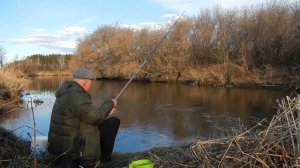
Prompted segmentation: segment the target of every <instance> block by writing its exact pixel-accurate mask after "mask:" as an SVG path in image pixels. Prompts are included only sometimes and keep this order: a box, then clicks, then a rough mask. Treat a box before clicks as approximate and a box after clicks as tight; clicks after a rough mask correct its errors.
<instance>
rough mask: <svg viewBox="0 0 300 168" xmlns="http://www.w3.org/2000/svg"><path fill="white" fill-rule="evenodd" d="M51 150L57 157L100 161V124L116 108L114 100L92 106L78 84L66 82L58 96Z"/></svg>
mask: <svg viewBox="0 0 300 168" xmlns="http://www.w3.org/2000/svg"><path fill="white" fill-rule="evenodd" d="M55 96H56V101H55V103H54V105H53V109H52V115H51V121H50V129H49V133H48V151H49V153H50V154H52V155H54V156H56V157H58V156H60V157H63V158H69V159H78V158H79V157H80V155H82V156H83V158H84V159H99V158H100V132H99V129H98V125H99V124H100V123H101V122H102V121H103V120H104V119H105V117H107V116H108V114H109V112H110V111H111V110H112V108H113V106H114V105H113V102H112V101H111V100H107V101H105V102H104V103H103V104H102V105H101V107H100V108H96V107H95V106H93V105H92V101H91V96H90V95H89V94H88V93H87V92H86V91H85V90H84V89H83V88H82V87H81V86H80V85H79V84H78V83H76V82H74V81H65V82H64V83H63V84H62V85H61V86H60V87H59V89H58V90H57V91H56V93H55Z"/></svg>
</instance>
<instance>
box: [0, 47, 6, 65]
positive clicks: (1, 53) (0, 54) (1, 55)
mask: <svg viewBox="0 0 300 168" xmlns="http://www.w3.org/2000/svg"><path fill="white" fill-rule="evenodd" d="M5 54H6V52H5V50H4V48H3V47H1V46H0V68H2V67H3V65H4V62H5Z"/></svg>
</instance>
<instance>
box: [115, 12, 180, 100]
mask: <svg viewBox="0 0 300 168" xmlns="http://www.w3.org/2000/svg"><path fill="white" fill-rule="evenodd" d="M184 13H185V11H184V12H183V13H182V14H181V15H180V16H179V17H178V18H177V19H176V21H175V22H174V23H173V25H172V26H171V27H170V28H169V30H168V31H167V33H166V34H165V35H164V36H163V37H162V38H161V39H160V41H159V42H158V43H157V45H156V46H155V47H154V49H153V50H152V51H151V52H150V53H149V54H148V56H147V57H146V59H145V61H144V62H143V63H142V64H141V65H140V66H139V67H138V69H137V70H136V71H135V73H134V74H133V75H132V77H131V78H130V79H129V81H128V82H127V83H126V85H125V86H124V87H123V89H122V90H121V91H120V92H119V94H118V95H117V96H116V98H115V99H116V100H117V99H118V98H119V97H120V96H121V95H122V93H123V92H124V91H125V89H126V88H127V86H128V85H129V84H130V83H131V81H132V80H133V78H134V77H135V75H136V74H138V73H139V72H140V70H141V69H142V68H143V67H144V65H145V64H146V63H147V62H148V60H149V59H150V58H151V57H153V54H154V53H155V51H156V49H157V48H158V47H159V46H160V44H161V43H162V42H163V41H164V40H165V38H166V37H167V36H168V34H169V33H170V32H171V30H172V29H173V27H174V26H175V25H176V24H177V22H178V21H179V19H180V18H181V17H182V16H183V14H184Z"/></svg>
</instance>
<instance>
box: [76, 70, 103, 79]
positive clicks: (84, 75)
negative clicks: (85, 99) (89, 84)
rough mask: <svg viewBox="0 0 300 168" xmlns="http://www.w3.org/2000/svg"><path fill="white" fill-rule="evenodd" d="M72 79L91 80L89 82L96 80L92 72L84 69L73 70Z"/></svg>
mask: <svg viewBox="0 0 300 168" xmlns="http://www.w3.org/2000/svg"><path fill="white" fill-rule="evenodd" d="M73 77H74V78H77V79H91V80H95V79H96V78H97V77H96V75H95V74H94V73H93V72H92V71H90V70H87V69H85V68H77V69H75V71H74V72H73Z"/></svg>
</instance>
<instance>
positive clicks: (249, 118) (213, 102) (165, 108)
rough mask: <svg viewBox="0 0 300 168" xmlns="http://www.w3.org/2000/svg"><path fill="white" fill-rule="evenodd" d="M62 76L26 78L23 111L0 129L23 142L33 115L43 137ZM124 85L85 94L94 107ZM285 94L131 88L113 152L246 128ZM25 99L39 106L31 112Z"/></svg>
mask: <svg viewBox="0 0 300 168" xmlns="http://www.w3.org/2000/svg"><path fill="white" fill-rule="evenodd" d="M64 80H69V78H68V77H47V78H34V79H32V83H31V86H30V88H29V89H28V90H25V91H24V92H23V94H24V97H23V100H24V106H25V107H24V108H23V109H21V110H20V111H16V112H13V113H10V114H9V115H6V116H3V117H2V118H1V123H0V124H1V126H3V127H5V128H7V129H9V130H13V131H14V133H16V134H17V135H19V136H21V137H23V138H28V139H29V138H30V136H32V134H33V133H32V128H33V119H32V110H33V112H34V114H35V120H36V127H37V130H38V131H39V132H38V133H37V134H40V135H46V136H47V134H48V129H49V122H50V116H51V109H52V106H53V103H54V101H55V96H54V93H55V90H56V89H57V88H58V86H59V85H60V84H61V83H62V82H63V81H64ZM125 84H126V81H123V82H122V81H108V80H104V81H96V82H95V83H94V84H93V87H92V89H91V91H90V93H91V95H92V98H93V103H94V104H95V106H99V105H100V104H101V102H103V100H105V99H111V98H113V97H115V96H116V95H117V94H118V93H119V91H120V90H121V89H122V88H123V87H124V85H125ZM286 95H287V92H286V91H282V90H270V89H238V88H211V87H191V86H187V85H176V84H166V83H143V82H133V83H131V84H130V85H129V86H128V88H127V89H126V90H125V92H124V93H123V94H122V95H121V96H120V98H119V100H118V111H119V114H118V117H119V118H120V119H121V128H120V130H119V132H118V135H117V139H116V144H115V148H114V151H115V152H120V153H126V152H140V151H145V150H148V149H150V148H153V147H161V146H175V145H184V144H189V143H192V142H196V141H197V140H199V138H209V137H217V136H220V135H222V134H226V133H228V132H230V130H231V129H232V128H233V127H234V126H236V124H237V122H238V121H239V122H240V123H241V124H243V125H244V126H245V127H248V128H249V127H251V126H253V125H255V124H256V123H257V122H258V121H261V120H262V119H264V118H268V119H270V118H271V117H272V116H273V115H274V114H276V108H275V107H276V105H277V104H276V99H280V98H282V97H284V96H286ZM30 100H42V101H43V102H44V103H42V104H40V105H37V106H34V107H32V108H31V103H30Z"/></svg>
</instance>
